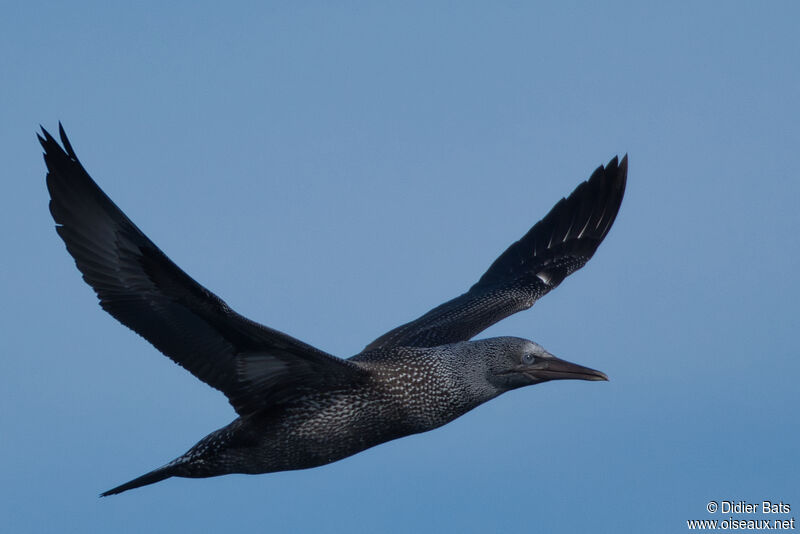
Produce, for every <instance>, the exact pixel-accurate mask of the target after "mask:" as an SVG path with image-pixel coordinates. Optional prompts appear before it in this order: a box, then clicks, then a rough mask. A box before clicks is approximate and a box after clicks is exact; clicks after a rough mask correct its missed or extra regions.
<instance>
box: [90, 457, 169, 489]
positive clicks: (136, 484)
mask: <svg viewBox="0 0 800 534" xmlns="http://www.w3.org/2000/svg"><path fill="white" fill-rule="evenodd" d="M182 465H183V462H179V461H178V460H175V461H172V462H170V463H168V464H167V465H165V466H162V467H159V468H158V469H153V470H152V471H150V472H149V473H145V474H144V475H142V476H140V477H138V478H134V479H133V480H131V481H130V482H126V483H125V484H122V485H120V486H117V487H116V488H113V489H110V490H108V491H104V492H103V493H101V494H100V496H101V497H108V496H109V495H117V494H119V493H122V492H123V491H128V490H130V489H134V488H141V487H142V486H147V485H148V484H155V483H156V482H161V481H162V480H164V479H167V478H170V477H173V476H180V471H181V469H180V468H181V466H182Z"/></svg>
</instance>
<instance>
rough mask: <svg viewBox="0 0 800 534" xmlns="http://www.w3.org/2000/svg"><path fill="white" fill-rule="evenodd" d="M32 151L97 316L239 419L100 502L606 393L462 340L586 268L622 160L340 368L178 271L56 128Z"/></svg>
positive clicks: (604, 224)
mask: <svg viewBox="0 0 800 534" xmlns="http://www.w3.org/2000/svg"><path fill="white" fill-rule="evenodd" d="M60 133H61V140H62V143H63V145H64V149H62V148H61V147H60V146H59V145H58V143H57V142H56V141H55V139H53V138H52V137H51V136H50V135H49V134H48V133H47V132H46V131H44V130H43V135H44V137H40V141H41V143H42V146H43V147H44V149H45V162H46V163H47V167H48V178H47V181H48V188H49V190H50V194H51V197H52V201H51V204H50V210H51V213H52V214H53V218H54V219H55V220H56V223H57V225H58V226H57V230H58V232H59V235H60V236H61V237H62V239H64V241H65V243H66V245H67V249H68V250H69V252H70V253H71V254H72V255H73V257H74V258H75V260H76V263H77V265H78V268H79V269H80V270H81V272H82V273H83V276H84V279H85V280H86V282H87V283H89V285H91V286H92V287H93V288H94V289H95V292H96V293H97V295H98V297H99V298H100V304H101V306H103V308H104V309H106V311H108V312H109V313H110V314H112V315H113V316H114V317H116V318H117V319H118V320H120V321H121V322H122V323H123V324H125V325H127V326H129V327H130V328H132V329H133V330H135V331H136V332H137V333H139V334H140V335H142V336H143V337H145V338H146V339H147V340H148V341H150V342H151V343H152V344H153V345H154V346H155V347H156V348H158V349H159V350H160V351H161V352H163V353H164V354H166V355H167V356H169V357H170V358H172V359H173V360H174V361H176V362H177V363H179V364H180V365H182V366H183V367H185V368H186V369H188V370H189V371H191V372H192V373H193V374H194V375H195V376H197V377H198V378H200V379H201V380H203V381H204V382H206V383H208V384H209V385H211V386H212V387H215V388H217V389H219V390H220V391H222V392H223V393H225V395H226V396H227V397H228V399H229V401H230V403H231V404H232V405H233V407H234V409H235V410H236V412H237V413H238V415H239V417H238V418H237V419H235V420H234V421H233V422H232V423H231V424H229V425H228V426H226V427H224V428H221V429H219V430H217V431H215V432H212V433H211V434H209V435H208V436H206V437H205V438H203V439H202V440H201V441H200V442H198V443H197V445H195V446H194V447H192V448H191V449H190V450H189V451H188V452H186V453H185V454H183V455H182V456H180V457H178V458H176V459H175V460H173V461H172V462H170V463H168V464H166V465H165V466H163V467H161V468H158V469H156V470H154V471H151V472H150V473H147V474H145V475H143V476H141V477H139V478H137V479H134V480H132V481H130V482H128V483H126V484H123V485H121V486H118V487H116V488H114V489H112V490H109V491H107V492H105V493H104V494H103V495H110V494H116V493H120V492H122V491H126V490H128V489H132V488H136V487H139V486H143V485H146V484H152V483H154V482H158V481H160V480H163V479H165V478H169V477H172V476H180V477H189V478H200V477H210V476H217V475H223V474H228V473H253V474H254V473H268V472H274V471H285V470H292V469H304V468H310V467H316V466H319V465H324V464H327V463H330V462H334V461H336V460H340V459H342V458H345V457H347V456H350V455H352V454H356V453H358V452H360V451H363V450H365V449H367V448H370V447H373V446H375V445H378V444H380V443H384V442H386V441H390V440H393V439H396V438H400V437H403V436H407V435H410V434H416V433H419V432H425V431H428V430H432V429H434V428H437V427H439V426H442V425H444V424H447V423H448V422H450V421H452V420H453V419H455V418H457V417H460V416H461V415H463V414H465V413H466V412H468V411H470V410H472V409H473V408H475V407H476V406H478V405H480V404H482V403H484V402H486V401H488V400H490V399H492V398H494V397H496V396H497V395H500V394H502V393H503V392H505V391H509V390H511V389H515V388H518V387H522V386H527V385H532V384H537V383H541V382H545V381H548V380H556V379H582V380H605V379H606V377H605V375H604V374H603V373H601V372H599V371H595V370H592V369H589V368H586V367H582V366H580V365H576V364H573V363H569V362H566V361H564V360H560V359H558V358H555V357H554V356H553V355H551V354H550V353H548V352H547V351H546V350H544V349H543V348H542V347H541V346H539V345H537V344H536V343H534V342H532V341H528V340H525V339H521V338H514V337H499V338H490V339H482V340H476V341H470V338H472V337H473V336H474V335H476V334H477V333H479V332H480V331H482V330H484V329H485V328H487V327H488V326H490V325H491V324H494V323H496V322H497V321H499V320H501V319H503V318H504V317H507V316H508V315H511V314H512V313H515V312H517V311H520V310H523V309H527V308H529V307H531V306H532V305H533V303H534V302H535V301H536V300H537V299H538V298H539V297H541V296H543V295H544V294H545V293H547V292H548V291H550V290H551V289H553V288H555V287H556V286H557V285H558V284H559V283H561V281H562V280H563V279H564V278H565V277H566V276H568V275H569V274H570V273H572V272H574V271H575V270H577V269H579V268H580V267H581V266H583V265H584V264H585V263H586V261H588V260H589V258H591V256H592V254H594V251H595V250H596V249H597V246H598V245H599V244H600V242H601V241H602V240H603V238H604V237H605V235H606V234H607V232H608V230H609V228H610V227H611V224H612V223H613V221H614V219H615V217H616V214H617V211H618V209H619V205H620V203H621V201H622V196H623V193H624V188H625V178H626V170H627V165H626V164H627V159H623V160H622V162H621V164H618V163H617V160H616V158H615V159H613V160H612V161H611V163H609V165H607V166H606V167H605V168H603V167H600V168H599V169H597V170H596V171H595V173H594V174H593V175H592V178H591V179H590V180H588V181H587V182H584V183H582V184H581V185H580V186H579V187H578V188H577V189H576V190H575V192H573V193H572V195H570V196H569V197H568V198H566V199H562V200H561V201H560V202H559V203H558V204H556V206H555V207H554V208H553V210H551V212H550V213H549V214H548V215H547V216H546V217H545V218H544V219H542V221H540V222H539V223H537V224H536V225H535V226H534V227H533V228H532V229H531V230H530V231H529V232H528V233H527V234H526V235H525V236H523V238H522V239H520V240H519V241H517V242H516V243H514V244H512V245H511V246H510V247H509V248H508V250H506V252H504V253H503V254H502V255H501V256H500V257H499V258H498V259H497V260H496V261H495V262H494V263H493V264H492V266H491V267H490V268H489V270H488V271H487V272H486V273H485V274H484V275H483V276H482V277H481V279H480V280H479V281H478V282H477V283H476V284H475V285H474V286H473V287H472V288H470V290H469V291H467V292H466V293H464V294H463V295H461V296H459V297H456V298H455V299H453V300H451V301H448V302H446V303H444V304H442V305H440V306H438V307H436V308H434V309H433V310H431V311H430V312H428V313H426V314H425V315H423V316H421V317H420V318H418V319H416V320H414V321H411V322H410V323H407V324H405V325H402V326H400V327H398V328H396V329H394V330H392V331H390V332H388V333H386V334H384V335H383V336H381V337H379V338H378V339H376V340H375V341H373V342H372V343H370V344H369V345H368V346H367V347H366V348H365V350H364V351H362V352H361V353H359V354H357V355H355V356H354V357H352V358H350V359H348V360H343V359H339V358H336V357H334V356H331V355H329V354H327V353H325V352H322V351H320V350H318V349H316V348H314V347H311V346H310V345H307V344H305V343H303V342H302V341H299V340H297V339H294V338H292V337H290V336H288V335H286V334H283V333H281V332H278V331H277V330H273V329H271V328H268V327H265V326H262V325H259V324H258V323H254V322H253V321H250V320H249V319H246V318H244V317H242V316H240V315H238V314H237V313H236V312H234V311H233V310H231V309H230V308H229V307H228V306H227V304H225V303H224V302H223V301H222V300H220V299H219V298H218V297H216V296H215V295H214V294H213V293H211V292H209V291H208V290H207V289H205V288H204V287H202V286H201V285H200V284H198V283H197V282H195V281H194V280H192V279H191V278H190V277H189V276H188V275H186V273H184V272H183V271H182V270H181V269H180V268H179V267H177V266H176V265H175V264H174V263H172V262H171V261H170V260H169V259H168V258H167V257H166V256H165V255H164V254H163V253H162V252H161V251H160V250H159V249H158V248H157V247H156V246H155V245H154V244H153V243H152V242H151V241H150V240H149V239H148V238H147V237H146V236H145V235H144V234H143V233H141V231H140V230H139V229H138V228H136V226H135V225H134V224H133V223H132V222H131V221H130V219H128V218H127V217H126V216H125V214H124V213H122V211H121V210H119V208H117V206H116V205H115V204H114V203H113V202H112V201H111V200H110V199H109V198H108V197H107V196H106V195H105V194H104V193H103V192H102V191H101V190H100V188H99V187H98V186H97V184H96V183H94V181H93V180H92V179H91V178H90V177H89V175H88V174H87V173H86V171H85V170H84V169H83V167H82V166H81V164H80V162H79V161H78V159H77V157H76V156H75V153H74V151H73V149H72V147H71V146H70V143H69V140H68V139H67V137H66V135H65V134H64V132H63V129H60Z"/></svg>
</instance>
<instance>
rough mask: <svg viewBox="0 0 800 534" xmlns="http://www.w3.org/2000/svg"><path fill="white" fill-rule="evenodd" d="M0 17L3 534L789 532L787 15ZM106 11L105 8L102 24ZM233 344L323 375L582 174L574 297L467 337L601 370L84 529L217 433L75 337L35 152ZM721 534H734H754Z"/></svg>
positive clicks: (799, 252)
mask: <svg viewBox="0 0 800 534" xmlns="http://www.w3.org/2000/svg"><path fill="white" fill-rule="evenodd" d="M304 4H305V5H304V6H302V7H301V6H298V5H296V3H290V2H280V3H267V2H254V3H233V4H227V5H224V6H222V4H220V3H219V2H171V3H166V4H165V3H163V2H142V3H137V4H136V5H127V4H126V5H125V7H119V5H117V6H111V5H110V3H107V2H96V3H93V2H52V3H46V4H45V3H41V2H9V3H8V4H7V5H5V6H4V8H3V16H2V21H0V61H2V64H1V65H0V72H2V79H3V81H2V83H0V102H2V104H0V118H1V119H2V120H0V146H2V154H3V162H4V165H3V170H2V173H1V175H2V183H3V195H2V210H0V228H1V229H2V230H0V232H2V251H3V252H2V256H0V265H2V278H1V281H0V288H2V301H3V306H2V307H0V328H2V335H0V354H1V356H2V357H0V427H2V429H3V430H2V437H0V458H2V475H0V516H1V517H2V518H3V519H2V522H3V524H4V527H3V529H4V530H6V529H7V531H8V532H48V531H49V532H84V533H85V532H181V531H186V532H200V531H223V529H230V530H228V531H242V532H248V531H253V532H292V531H296V532H426V531H438V532H446V531H449V532H683V531H686V529H687V527H686V520H687V519H694V518H697V519H706V518H718V519H724V518H726V517H730V514H728V515H724V514H719V513H718V514H715V515H711V514H709V513H708V512H707V511H706V504H707V502H708V501H710V500H717V501H722V500H733V501H739V500H745V501H748V502H759V503H760V502H761V501H762V500H764V499H769V500H771V501H773V502H779V501H783V502H784V503H788V504H790V505H791V507H792V512H791V513H790V514H782V515H779V516H766V517H767V518H772V519H775V518H778V519H789V518H791V517H797V516H800V484H798V480H800V460H799V459H798V453H797V451H798V441H800V433H799V432H798V406H800V402H798V401H800V395H799V394H798V385H797V384H798V378H799V377H800V361H799V360H798V357H797V356H798V346H797V341H796V339H797V334H798V330H799V329H800V328H799V327H800V321H798V312H797V303H798V300H800V284H799V283H798V281H797V280H798V271H800V240H799V239H798V231H800V215H799V214H798V213H799V210H798V205H799V204H800V179H799V178H798V171H797V169H798V158H800V152H799V151H798V147H800V129H799V126H798V124H799V123H800V104H798V101H799V100H800V60H799V59H798V58H800V37H798V31H799V30H798V29H799V28H800V26H799V24H800V23H799V22H798V21H800V8H798V4H797V3H796V2H758V3H755V2H676V3H663V2H661V3H641V2H630V3H616V2H606V3H603V4H602V5H600V3H569V4H567V3H564V4H560V5H558V6H554V5H540V4H537V3H533V2H530V3H510V2H502V3H500V2H485V3H473V2H425V3H419V4H415V3H409V2H398V3H383V2H382V3H367V2H364V3H349V2H348V3H342V4H341V6H340V7H337V8H333V7H331V6H330V5H327V3H325V4H324V5H323V3H319V4H317V3H313V2H312V3H304ZM120 5H121V4H120ZM58 120H61V121H63V123H64V125H65V127H66V129H67V132H68V133H69V135H70V138H71V140H72V144H73V145H74V147H75V149H76V151H77V153H78V155H79V156H80V158H81V160H82V161H83V163H84V164H85V166H86V167H87V169H88V170H89V172H90V173H91V174H92V175H93V177H94V178H95V179H96V180H97V181H98V182H99V183H100V185H101V186H102V187H103V188H104V189H105V191H106V192H107V193H108V194H109V195H110V196H111V197H112V198H113V199H114V200H115V201H116V202H117V203H118V204H119V205H120V206H121V207H122V208H123V209H124V210H125V211H126V212H127V213H128V215H129V216H130V217H131V218H132V219H133V220H134V221H135V222H136V223H137V224H138V225H139V226H140V227H141V228H142V229H143V230H144V231H145V232H146V233H147V234H148V235H149V236H150V237H151V238H152V239H153V240H154V241H155V242H156V243H157V244H158V245H159V246H160V247H161V248H162V249H163V250H164V251H165V252H166V253H167V254H168V255H169V256H170V257H171V258H172V259H173V260H174V261H175V262H176V263H178V264H179V265H180V266H181V267H183V268H184V269H185V270H186V271H187V272H188V273H189V274H190V275H192V276H193V277H194V278H196V279H197V280H198V281H199V282H201V283H202V284H204V285H205V286H207V287H208V288H210V289H211V290H212V291H214V292H216V293H217V294H218V295H220V296H221V297H222V298H223V299H225V300H226V301H227V302H228V303H229V304H230V305H231V306H232V307H233V308H234V309H236V310H237V311H239V312H240V313H243V314H245V315H246V316H248V317H251V318H253V319H255V320H257V321H260V322H262V323H264V324H267V325H269V326H271V327H274V328H277V329H279V330H282V331H284V332H287V333H289V334H291V335H293V336H296V337H299V338H300V339H303V340H304V341H306V342H308V343H311V344H313V345H315V346H317V347H319V348H321V349H323V350H326V351H329V352H331V353H333V354H336V355H340V356H342V357H348V356H351V355H353V354H355V353H356V352H358V351H359V350H361V348H363V346H364V345H365V344H366V343H368V342H369V341H371V340H373V339H374V338H376V337H377V336H378V335H380V334H381V333H383V332H385V331H387V330H389V329H390V328H392V327H394V326H396V325H398V324H400V323H402V322H405V321H407V320H409V319H412V318H414V317H416V316H418V315H419V314H421V313H423V312H425V311H427V310H428V309H429V308H431V307H433V306H434V305H437V304H439V303H441V302H443V301H444V300H446V299H449V298H450V297H453V296H455V295H457V294H459V293H461V292H462V291H464V290H466V289H467V288H468V287H469V286H470V285H471V284H472V283H474V282H475V281H476V280H477V279H478V277H479V276H480V275H481V274H482V273H483V271H484V270H485V269H486V268H487V267H488V266H489V264H490V263H491V262H492V261H493V260H494V258H495V257H496V256H497V255H498V254H499V253H500V252H502V251H503V250H504V249H505V248H506V247H507V246H508V245H509V244H510V243H511V242H513V241H514V240H516V239H518V238H519V237H520V236H521V235H522V234H523V233H524V232H525V231H527V229H528V228H529V227H530V226H532V225H533V224H534V223H535V222H536V221H538V220H539V219H540V218H541V217H542V216H543V215H544V214H545V213H546V212H547V210H549V209H550V207H551V206H552V205H553V204H554V203H555V202H556V201H557V200H558V199H560V198H561V197H562V196H564V195H566V194H568V193H570V192H571V191H572V190H573V188H574V187H575V186H576V185H577V184H578V183H579V182H580V181H581V180H584V179H585V178H587V177H588V175H589V174H590V173H591V171H592V170H593V169H595V168H596V167H597V166H598V165H600V164H604V163H606V162H607V161H608V160H609V159H611V158H612V157H613V156H614V155H617V154H620V155H622V154H624V153H628V154H629V157H630V169H629V179H628V190H627V193H626V197H625V201H624V202H623V205H622V209H621V211H620V214H619V217H618V218H617V221H616V223H615V225H614V227H613V229H612V230H611V232H610V234H609V235H608V238H607V239H606V241H605V242H604V243H603V245H602V246H601V247H600V249H599V250H598V252H597V254H596V255H595V257H594V258H593V259H592V261H591V262H590V263H589V264H588V265H587V266H586V267H585V268H584V269H583V270H581V271H579V272H578V273H576V274H575V275H573V276H571V277H570V278H569V279H568V280H567V281H566V282H565V283H564V284H563V285H562V286H561V287H559V288H558V289H557V290H556V291H554V292H553V293H551V294H549V295H548V296H547V297H546V298H544V299H543V300H542V301H540V302H539V303H538V304H537V305H536V306H535V307H534V308H533V309H532V310H530V311H528V312H525V313H520V314H518V315H516V316H514V317H512V318H509V319H508V320H505V321H503V322H501V323H500V324H498V325H496V326H494V327H493V328H491V329H489V330H487V331H486V332H484V333H483V334H482V336H487V337H488V336H494V335H516V336H522V337H528V338H531V339H534V340H536V341H537V342H539V343H541V344H542V345H544V346H545V347H547V348H548V349H549V350H550V351H551V352H553V353H554V354H556V355H558V356H561V357H563V358H565V359H568V360H571V361H576V362H579V363H582V364H584V365H588V366H591V367H594V368H598V369H601V370H603V371H605V372H606V373H608V375H609V376H610V377H611V381H610V382H608V383H590V382H578V381H561V382H553V383H549V384H545V385H540V386H536V387H532V388H526V389H521V390H518V391H515V392H512V393H509V394H506V395H504V396H502V397H500V398H498V399H496V400H494V401H492V402H490V403H488V404H486V405H484V406H481V407H480V408H478V409H476V410H475V411H473V412H471V413H469V414H467V415H466V416H464V417H462V418H460V419H458V420H457V421H455V422H453V423H452V424H450V425H447V426H446V427H444V428H441V429H439V430H436V431H433V432H430V433H427V434H421V435H417V436H413V437H409V438H404V439H401V440H398V441H395V442H392V443H388V444H384V445H381V446H379V447H376V448H374V449H371V450H369V451H366V452H364V453H362V454H359V455H357V456H354V457H351V458H348V459H346V460H344V461H341V462H338V463H335V464H332V465H329V466H326V467H323V468H318V469H313V470H307V471H298V472H287V473H277V474H268V475H260V476H245V475H232V476H225V477H219V478H213V479H205V480H187V479H171V480H168V481H166V482H162V483H159V484H157V485H154V486H149V487H146V488H143V489H140V490H136V491H132V492H129V493H125V494H123V495H121V496H117V497H111V498H107V499H99V498H98V497H97V495H98V493H100V492H101V491H103V490H106V489H109V488H111V487H113V486H115V485H117V484H120V483H122V482H125V481H127V480H129V479H131V478H134V477H136V476H138V475H140V474H142V473H144V472H146V471H149V470H150V469H152V468H154V467H157V466H159V465H161V464H163V463H165V462H166V461H168V460H171V459H172V458H174V457H175V456H178V455H179V454H181V453H183V452H184V451H185V450H186V449H188V448H189V447H191V446H192V445H193V444H194V443H195V442H196V441H197V440H199V439H200V438H202V437H203V436H205V435H206V434H207V433H209V432H211V431H213V430H215V429H217V428H219V427H221V426H224V425H225V424H227V423H228V422H230V421H231V420H232V419H233V418H234V416H235V414H234V412H233V410H232V409H231V407H230V406H229V405H228V403H227V402H226V399H225V398H224V396H223V395H222V394H221V393H219V392H217V391H215V390H213V389H211V388H210V387H208V386H206V385H205V384H203V383H202V382H200V381H199V380H197V379H195V378H194V377H193V376H191V375H190V374H189V373H187V372H186V371H184V370H182V369H181V368H179V367H178V366H176V365H175V364H173V363H172V362H170V361H169V360H168V359H167V358H165V357H164V356H162V355H161V354H159V353H158V352H157V351H156V350H155V349H153V348H152V347H151V346H150V345H149V344H148V343H147V342H145V341H144V340H142V339H141V338H139V337H138V336H136V335H135V334H133V333H132V332H131V331H129V330H127V329H126V328H125V327H123V326H121V325H119V324H118V323H117V322H116V321H115V320H114V319H112V318H111V317H110V316H108V315H107V314H106V313H105V312H103V311H102V310H101V309H100V307H99V306H98V305H97V303H96V298H95V296H94V294H93V292H92V291H91V290H90V289H89V287H88V286H86V284H84V283H83V281H82V280H81V278H80V275H79V273H78V271H77V269H76V268H75V265H74V263H73V261H72V259H71V258H70V257H69V256H68V255H67V253H66V251H65V248H64V246H63V243H62V242H61V240H60V239H59V238H58V237H57V235H56V233H55V231H54V229H53V221H52V219H51V218H50V215H49V212H48V210H47V202H48V195H47V191H46V188H45V183H44V174H45V167H44V164H43V162H42V158H41V149H40V147H39V145H38V143H37V141H36V138H35V135H34V134H35V131H36V128H37V126H38V125H39V124H42V125H43V126H45V127H46V128H48V129H50V130H51V131H54V130H56V129H57V121H58ZM763 517H765V516H762V515H761V514H758V515H756V516H737V518H743V519H748V518H757V519H760V518H763Z"/></svg>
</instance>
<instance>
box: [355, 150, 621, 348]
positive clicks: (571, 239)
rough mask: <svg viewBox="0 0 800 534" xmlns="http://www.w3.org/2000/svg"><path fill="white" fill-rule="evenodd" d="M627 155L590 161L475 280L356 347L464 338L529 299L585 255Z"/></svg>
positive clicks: (601, 226) (615, 206) (610, 210)
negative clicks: (587, 170) (586, 174)
mask: <svg viewBox="0 0 800 534" xmlns="http://www.w3.org/2000/svg"><path fill="white" fill-rule="evenodd" d="M627 172H628V156H625V157H624V158H622V161H621V162H619V163H618V162H617V158H616V157H615V158H614V159H612V160H611V161H610V162H609V163H608V165H606V166H605V167H598V169H597V170H596V171H594V173H593V174H592V176H591V178H589V179H588V180H587V181H585V182H583V183H582V184H580V185H579V186H578V187H577V188H576V189H575V191H573V192H572V194H571V195H570V196H569V197H567V198H562V199H561V200H560V201H559V202H558V203H557V204H556V205H555V206H554V207H553V209H552V210H550V213H548V214H547V216H545V218H544V219H542V220H541V221H539V222H538V223H536V225H535V226H534V227H533V228H531V229H530V231H528V233H527V234H525V235H524V236H523V237H522V239H520V240H519V241H517V242H516V243H514V244H513V245H511V246H510V247H508V249H506V251H505V252H503V254H501V255H500V257H499V258H497V259H496V260H495V262H494V263H493V264H492V266H491V267H489V270H488V271H486V273H485V274H484V275H483V276H482V277H481V279H480V280H478V283H477V284H475V285H474V286H472V287H471V288H470V290H469V291H467V292H466V293H464V294H463V295H461V296H459V297H456V298H454V299H453V300H450V301H448V302H445V303H444V304H442V305H441V306H437V307H436V308H434V309H432V310H431V311H429V312H428V313H426V314H425V315H423V316H422V317H420V318H419V319H416V320H414V321H411V322H410V323H406V324H404V325H402V326H399V327H397V328H395V329H394V330H391V331H390V332H387V333H386V334H384V335H382V336H381V337H379V338H378V339H376V340H375V341H373V342H372V343H370V344H369V345H367V347H366V348H365V349H364V350H372V349H377V348H386V347H397V346H410V347H434V346H437V345H444V344H447V343H455V342H457V341H466V340H468V339H470V338H471V337H472V336H474V335H476V334H478V333H479V332H481V331H483V330H485V329H486V328H489V327H490V326H491V325H493V324H494V323H496V322H498V321H500V320H501V319H505V318H506V317H508V316H509V315H511V314H514V313H516V312H518V311H522V310H526V309H528V308H530V307H531V306H533V303H534V302H536V301H537V300H538V299H539V298H541V297H542V296H544V295H545V294H546V293H547V292H548V291H550V290H551V289H553V288H555V287H556V286H558V284H560V283H561V282H562V281H563V280H564V278H566V277H567V276H568V275H570V274H571V273H573V272H575V271H577V270H578V269H580V268H581V267H583V265H584V264H585V263H586V262H587V261H589V258H591V257H592V255H593V254H594V252H595V250H597V247H598V246H599V245H600V243H601V242H602V241H603V238H605V236H606V234H607V233H608V230H609V228H611V224H612V223H613V222H614V219H615V218H616V216H617V212H618V211H619V206H620V204H621V203H622V196H623V194H624V193H625V180H626V177H627Z"/></svg>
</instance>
